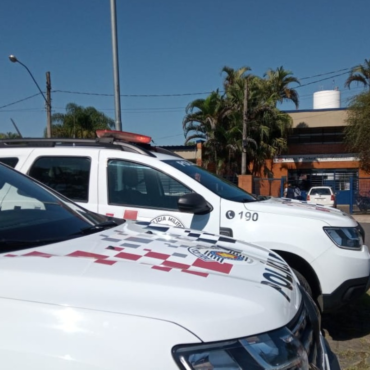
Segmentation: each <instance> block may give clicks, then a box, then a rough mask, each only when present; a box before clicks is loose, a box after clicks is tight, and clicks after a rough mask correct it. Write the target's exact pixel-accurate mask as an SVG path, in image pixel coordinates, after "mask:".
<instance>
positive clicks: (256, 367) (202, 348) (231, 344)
mask: <svg viewBox="0 0 370 370" xmlns="http://www.w3.org/2000/svg"><path fill="white" fill-rule="evenodd" d="M173 355H174V358H175V360H176V362H177V364H178V365H179V366H180V368H181V369H186V370H221V369H228V370H241V369H248V370H261V369H275V368H278V369H280V370H284V369H297V370H308V368H309V367H308V358H307V353H306V351H305V349H304V348H303V346H302V344H301V342H300V341H298V340H297V339H296V337H295V336H294V335H293V334H292V333H291V332H290V331H289V330H288V329H287V328H282V329H278V330H274V331H271V332H268V333H265V334H259V335H255V336H251V337H247V338H242V339H236V340H230V341H225V342H218V343H212V344H201V345H190V346H186V345H184V346H176V347H175V348H174V349H173Z"/></svg>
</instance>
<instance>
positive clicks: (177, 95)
mask: <svg viewBox="0 0 370 370" xmlns="http://www.w3.org/2000/svg"><path fill="white" fill-rule="evenodd" d="M352 68H353V67H350V68H343V69H339V70H336V71H331V72H326V73H321V74H316V75H312V76H309V77H302V78H301V79H300V80H307V79H311V78H315V77H320V76H326V75H332V74H334V73H337V72H342V73H339V74H335V75H333V76H330V77H326V78H322V79H319V80H316V81H313V82H309V83H306V84H303V85H299V86H297V87H295V89H298V88H302V87H305V86H309V85H313V84H316V83H318V82H322V81H326V80H330V79H332V78H333V77H339V76H343V75H345V74H347V73H349V72H350V70H351V69H352ZM344 71H345V72H344ZM220 92H221V93H222V92H223V91H220ZM52 93H65V94H76V95H89V96H106V97H112V96H114V94H104V93H93V92H81V91H70V90H53V91H52ZM211 93H212V91H206V92H194V93H178V94H122V95H120V96H121V97H126V98H128V97H135V98H158V97H181V96H197V95H207V94H208V95H209V94H211ZM38 95H40V93H37V94H34V95H32V96H29V97H26V98H24V99H20V100H17V101H15V102H12V103H9V104H6V105H3V106H0V109H3V108H6V107H9V106H11V105H15V104H18V103H20V102H23V101H25V100H28V99H31V98H33V97H35V96H38ZM141 109H144V108H141ZM153 109H155V108H153ZM164 109H180V108H164ZM181 109H183V108H181ZM148 110H150V108H148ZM127 113H128V112H127Z"/></svg>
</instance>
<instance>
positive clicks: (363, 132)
mask: <svg viewBox="0 0 370 370" xmlns="http://www.w3.org/2000/svg"><path fill="white" fill-rule="evenodd" d="M344 142H345V144H346V146H347V149H348V150H349V151H350V152H355V153H358V156H359V158H360V162H361V167H362V168H363V169H364V170H365V171H367V172H370V145H369V143H370V91H367V92H365V93H362V94H359V95H357V96H355V97H354V98H352V100H351V102H350V104H349V106H348V118H347V126H346V127H345V129H344Z"/></svg>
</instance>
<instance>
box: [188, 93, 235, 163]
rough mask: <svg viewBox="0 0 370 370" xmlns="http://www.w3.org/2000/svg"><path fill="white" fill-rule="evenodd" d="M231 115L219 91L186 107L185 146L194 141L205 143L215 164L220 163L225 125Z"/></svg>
mask: <svg viewBox="0 0 370 370" xmlns="http://www.w3.org/2000/svg"><path fill="white" fill-rule="evenodd" d="M230 113H231V111H230V109H229V107H228V106H227V105H226V104H225V99H224V98H223V97H222V96H221V95H220V94H219V92H218V90H217V91H213V92H212V93H211V94H210V95H209V96H208V97H207V98H206V99H196V100H194V101H192V102H190V103H189V104H188V106H187V107H186V115H185V117H184V119H183V123H182V125H183V130H184V135H185V137H186V140H185V144H187V143H188V142H189V141H192V140H197V139H198V140H202V141H204V146H205V149H206V150H207V149H208V150H209V152H210V153H212V158H213V161H214V163H217V162H219V160H220V158H219V157H220V156H221V157H222V152H223V150H224V146H225V145H226V144H225V140H224V132H225V127H224V123H225V122H226V118H227V116H228V115H229V114H230ZM189 134H190V135H189Z"/></svg>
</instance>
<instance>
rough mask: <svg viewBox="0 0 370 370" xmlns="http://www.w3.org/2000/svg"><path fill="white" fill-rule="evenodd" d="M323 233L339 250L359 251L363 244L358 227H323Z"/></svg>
mask: <svg viewBox="0 0 370 370" xmlns="http://www.w3.org/2000/svg"><path fill="white" fill-rule="evenodd" d="M324 231H325V232H326V234H327V235H328V236H329V238H330V239H331V240H332V241H333V242H334V243H335V244H336V245H337V246H338V247H340V248H344V249H353V250H360V249H361V247H362V245H363V244H364V241H363V239H362V235H361V231H360V229H359V228H358V227H324Z"/></svg>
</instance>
